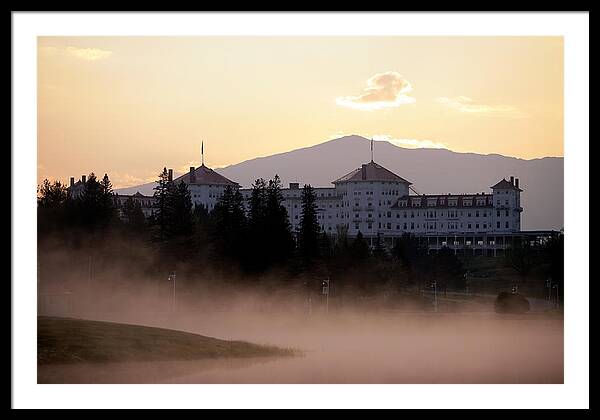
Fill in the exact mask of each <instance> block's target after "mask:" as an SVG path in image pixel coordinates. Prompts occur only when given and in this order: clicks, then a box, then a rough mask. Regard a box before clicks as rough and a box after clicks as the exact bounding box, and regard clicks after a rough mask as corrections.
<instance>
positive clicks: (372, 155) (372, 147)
mask: <svg viewBox="0 0 600 420" xmlns="http://www.w3.org/2000/svg"><path fill="white" fill-rule="evenodd" d="M371 162H373V138H372V137H371Z"/></svg>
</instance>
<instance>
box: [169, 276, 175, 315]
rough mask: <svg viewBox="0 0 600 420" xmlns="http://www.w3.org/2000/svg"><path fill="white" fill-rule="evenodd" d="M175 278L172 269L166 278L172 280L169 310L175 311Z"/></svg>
mask: <svg viewBox="0 0 600 420" xmlns="http://www.w3.org/2000/svg"><path fill="white" fill-rule="evenodd" d="M176 279H177V273H176V272H175V271H173V274H171V275H169V277H168V278H167V280H168V281H172V282H173V294H172V296H171V312H172V313H174V312H175V280H176Z"/></svg>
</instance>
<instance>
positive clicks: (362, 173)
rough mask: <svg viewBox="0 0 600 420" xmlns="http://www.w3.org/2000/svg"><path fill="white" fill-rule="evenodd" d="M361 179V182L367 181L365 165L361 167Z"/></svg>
mask: <svg viewBox="0 0 600 420" xmlns="http://www.w3.org/2000/svg"><path fill="white" fill-rule="evenodd" d="M361 178H362V180H363V181H366V180H367V165H363V166H362V170H361Z"/></svg>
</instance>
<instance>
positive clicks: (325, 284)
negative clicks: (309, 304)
mask: <svg viewBox="0 0 600 420" xmlns="http://www.w3.org/2000/svg"><path fill="white" fill-rule="evenodd" d="M321 286H323V294H324V295H325V314H327V315H329V277H327V279H326V280H323V281H322V282H321Z"/></svg>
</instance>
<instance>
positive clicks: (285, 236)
mask: <svg viewBox="0 0 600 420" xmlns="http://www.w3.org/2000/svg"><path fill="white" fill-rule="evenodd" d="M281 188H282V186H281V180H280V178H279V176H278V175H275V177H274V178H273V179H272V180H270V181H269V183H268V185H267V188H266V205H265V208H264V212H265V214H264V217H265V220H264V223H263V225H264V227H265V230H264V232H263V234H264V235H265V245H266V249H265V254H266V256H267V260H268V261H269V263H270V264H280V263H282V262H284V261H286V260H287V259H288V258H289V257H290V255H291V253H292V251H293V247H294V239H293V237H292V232H291V226H290V222H289V219H288V214H287V210H286V209H285V206H284V205H283V201H284V199H283V193H282V192H281Z"/></svg>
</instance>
